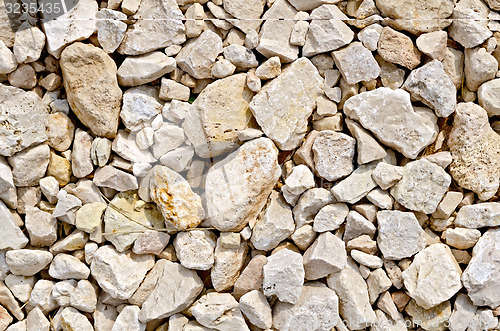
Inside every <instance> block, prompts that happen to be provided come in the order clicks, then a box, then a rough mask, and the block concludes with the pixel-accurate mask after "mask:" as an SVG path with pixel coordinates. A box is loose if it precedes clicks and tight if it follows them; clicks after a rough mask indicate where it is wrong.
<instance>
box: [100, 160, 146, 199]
mask: <svg viewBox="0 0 500 331" xmlns="http://www.w3.org/2000/svg"><path fill="white" fill-rule="evenodd" d="M93 182H94V184H95V185H96V186H99V187H109V188H112V189H114V190H117V191H120V192H121V191H130V190H137V188H138V187H139V185H138V183H137V178H135V177H134V176H132V175H131V174H129V173H126V172H125V171H122V170H119V169H116V168H115V167H113V166H110V165H107V166H104V167H102V168H99V169H97V170H96V172H95V175H94V180H93Z"/></svg>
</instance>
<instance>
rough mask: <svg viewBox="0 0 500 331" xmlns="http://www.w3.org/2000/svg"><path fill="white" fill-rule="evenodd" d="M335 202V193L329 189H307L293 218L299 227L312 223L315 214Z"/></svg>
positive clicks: (295, 209)
mask: <svg viewBox="0 0 500 331" xmlns="http://www.w3.org/2000/svg"><path fill="white" fill-rule="evenodd" d="M334 202H335V198H334V197H333V194H332V193H331V192H330V191H328V190H327V189H324V188H312V189H310V190H307V191H306V192H305V193H304V194H303V195H302V196H301V197H300V199H299V202H298V203H297V205H296V206H295V208H294V209H293V219H294V220H295V224H296V225H297V228H299V227H302V226H303V225H306V224H309V223H312V222H313V221H314V216H315V215H316V214H317V213H318V212H319V210H320V209H321V208H323V207H324V206H326V205H328V204H331V203H334Z"/></svg>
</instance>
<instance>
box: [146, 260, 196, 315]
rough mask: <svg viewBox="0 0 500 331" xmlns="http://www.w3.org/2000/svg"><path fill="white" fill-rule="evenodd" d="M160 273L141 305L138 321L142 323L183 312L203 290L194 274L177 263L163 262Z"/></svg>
mask: <svg viewBox="0 0 500 331" xmlns="http://www.w3.org/2000/svg"><path fill="white" fill-rule="evenodd" d="M142 256H144V255H142ZM161 271H162V272H161V274H160V276H159V277H158V281H157V283H156V287H155V288H154V290H153V291H152V293H151V294H150V295H149V296H148V298H147V299H146V301H145V302H144V303H143V304H142V308H141V311H140V313H139V320H140V321H142V322H143V323H146V322H149V321H152V320H154V319H159V318H160V319H161V318H165V317H169V316H171V315H173V314H175V313H178V312H181V311H183V310H184V309H186V308H188V307H190V306H191V304H192V303H193V302H194V300H195V299H196V297H197V296H198V295H199V294H200V292H201V291H202V289H203V282H202V281H201V279H200V277H198V275H197V274H196V272H195V271H193V270H189V269H186V268H184V267H183V266H181V265H180V264H178V263H174V262H170V261H165V265H164V266H163V269H162V270H161ZM174 298H175V300H174Z"/></svg>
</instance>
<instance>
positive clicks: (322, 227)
mask: <svg viewBox="0 0 500 331" xmlns="http://www.w3.org/2000/svg"><path fill="white" fill-rule="evenodd" d="M348 213H349V207H347V205H346V204H345V203H336V204H331V205H326V206H324V207H323V208H321V209H320V210H319V212H318V213H317V214H316V216H314V225H313V229H314V231H316V232H326V231H334V230H337V229H338V228H339V227H340V226H341V225H342V223H344V221H345V219H346V217H347V214H348Z"/></svg>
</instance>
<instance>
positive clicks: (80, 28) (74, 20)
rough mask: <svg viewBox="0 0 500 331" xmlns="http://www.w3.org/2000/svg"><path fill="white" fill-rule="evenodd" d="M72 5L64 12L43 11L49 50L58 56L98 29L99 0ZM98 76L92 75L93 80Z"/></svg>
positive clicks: (43, 25)
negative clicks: (72, 44) (70, 45)
mask: <svg viewBox="0 0 500 331" xmlns="http://www.w3.org/2000/svg"><path fill="white" fill-rule="evenodd" d="M71 5H72V8H70V9H69V10H68V11H67V12H66V11H65V12H64V14H63V13H62V12H59V11H58V12H57V13H56V10H53V11H51V12H50V13H49V11H44V13H43V14H44V15H43V16H44V19H43V20H42V28H43V31H44V32H45V36H46V38H47V45H46V47H47V51H48V52H49V53H50V54H51V55H53V56H55V57H56V58H59V56H61V52H62V51H63V49H64V48H65V47H66V46H67V45H69V44H71V43H72V42H74V41H78V40H84V39H87V38H88V37H90V36H91V35H92V34H93V33H94V32H95V29H96V19H95V17H96V14H97V11H98V7H99V6H98V4H97V1H95V0H83V1H78V2H77V3H71ZM61 9H62V8H61ZM61 14H62V15H61ZM87 60H88V59H87ZM97 77H100V75H98V74H97V75H94V76H92V79H91V81H92V82H93V83H95V82H96V78H97Z"/></svg>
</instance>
